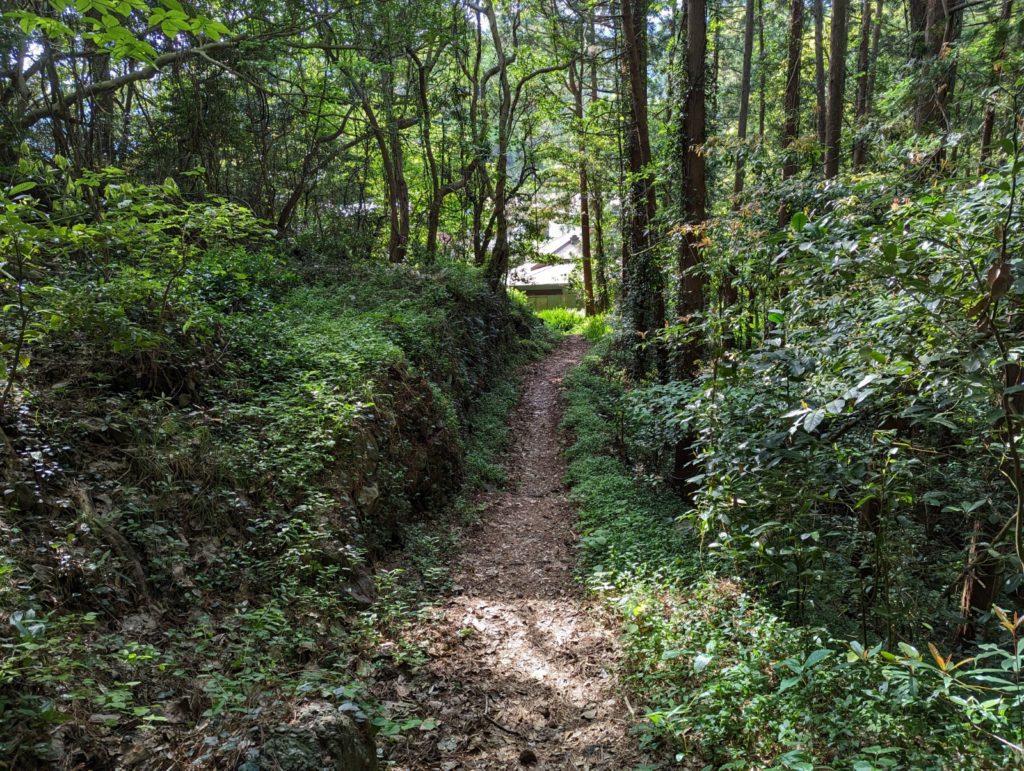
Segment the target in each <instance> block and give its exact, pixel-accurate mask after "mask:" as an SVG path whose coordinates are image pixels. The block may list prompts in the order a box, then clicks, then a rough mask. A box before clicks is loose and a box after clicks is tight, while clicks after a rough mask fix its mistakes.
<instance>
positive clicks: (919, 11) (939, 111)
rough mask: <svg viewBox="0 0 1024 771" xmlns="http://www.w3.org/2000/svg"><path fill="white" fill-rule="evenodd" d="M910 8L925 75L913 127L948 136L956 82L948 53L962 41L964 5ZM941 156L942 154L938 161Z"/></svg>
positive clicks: (918, 0)
mask: <svg viewBox="0 0 1024 771" xmlns="http://www.w3.org/2000/svg"><path fill="white" fill-rule="evenodd" d="M910 8H911V30H912V32H913V33H914V46H915V49H914V51H915V53H916V54H917V56H916V58H917V59H918V66H919V67H920V68H921V72H922V73H923V78H922V80H923V82H922V83H921V88H920V91H919V93H918V101H917V109H916V110H915V115H914V127H915V128H916V129H917V130H918V131H926V130H929V129H938V130H940V131H941V132H942V133H947V132H948V131H949V130H950V128H951V126H950V120H949V109H948V108H949V104H950V101H951V98H952V95H953V85H954V83H955V81H956V57H955V56H952V55H950V54H949V53H948V51H947V49H948V48H949V46H951V45H952V44H953V43H955V42H956V40H957V38H959V37H960V30H961V27H962V26H963V5H961V4H955V5H954V4H952V3H949V2H948V0H911V2H910ZM941 156H942V153H941V151H940V153H939V154H938V157H937V160H941Z"/></svg>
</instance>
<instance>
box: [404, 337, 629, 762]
mask: <svg viewBox="0 0 1024 771" xmlns="http://www.w3.org/2000/svg"><path fill="white" fill-rule="evenodd" d="M586 348H587V345H586V343H585V342H584V341H583V340H582V339H580V338H569V339H567V340H565V341H564V342H563V343H562V344H561V345H559V346H558V348H557V349H556V350H555V351H553V352H552V353H551V354H550V355H549V356H548V357H547V358H545V359H544V360H543V361H540V362H537V363H536V364H534V365H532V366H531V367H530V369H529V371H528V372H527V375H526V379H525V382H524V389H523V395H522V398H521V400H520V403H519V405H518V407H517V408H516V411H515V414H514V416H513V418H512V430H513V435H514V437H515V438H514V440H513V446H512V447H511V449H510V451H509V453H508V454H507V457H506V460H505V467H506V469H507V472H508V484H507V486H506V489H505V490H504V491H501V492H495V493H491V494H489V495H486V496H484V497H483V499H482V500H481V503H482V504H483V506H484V513H483V517H482V519H481V522H480V524H479V525H478V526H476V527H475V528H473V530H472V531H471V532H470V533H468V534H467V537H466V539H465V541H464V548H463V552H462V554H461V555H460V556H459V558H458V564H457V567H456V570H455V575H456V579H455V580H456V595H455V596H452V597H450V598H448V600H447V601H446V603H445V604H444V605H443V606H441V607H438V608H435V609H434V612H433V614H432V617H431V618H430V620H428V621H427V622H425V624H424V627H423V628H422V629H421V630H419V634H420V635H421V636H422V638H425V639H426V640H427V650H428V654H429V662H428V664H427V667H426V672H425V673H422V676H417V677H415V678H414V680H415V682H410V683H409V684H408V685H407V686H402V685H400V686H399V695H401V691H402V689H403V688H407V689H409V690H415V691H417V692H418V693H419V694H423V693H424V689H426V691H427V695H426V696H425V697H422V696H421V698H422V700H423V702H424V704H423V706H424V707H426V708H427V710H428V711H429V712H430V713H431V714H433V715H435V716H436V718H437V719H438V720H439V721H440V727H439V728H438V729H437V730H436V731H432V732H431V733H430V736H429V739H428V738H427V737H424V739H423V740H420V741H417V742H415V743H410V744H407V745H405V746H404V747H402V748H400V749H399V750H398V751H397V752H396V753H395V754H394V755H393V756H392V758H393V760H394V761H397V765H398V767H400V768H410V769H440V770H441V771H452V770H453V769H511V768H518V767H521V766H527V767H535V768H549V769H616V770H618V769H629V768H632V767H633V766H635V765H636V764H637V763H640V762H642V760H643V758H641V757H640V756H639V755H638V753H637V752H636V750H635V744H636V739H635V737H631V736H629V735H628V728H629V725H630V722H631V720H630V713H629V708H628V705H627V703H626V701H625V699H623V698H621V697H620V696H618V695H617V693H616V689H615V675H614V672H615V671H616V669H617V668H618V667H617V664H616V660H617V652H616V647H615V635H614V633H613V632H612V631H611V629H610V628H609V626H607V625H606V624H605V623H604V619H603V617H602V614H601V612H600V611H599V609H598V608H597V607H596V606H595V605H594V604H593V603H592V602H590V601H589V600H588V599H587V598H586V597H585V596H583V593H582V592H581V590H580V588H579V586H578V585H577V584H576V582H575V581H574V580H573V576H572V568H573V560H574V553H573V541H574V538H575V534H574V532H573V523H574V521H575V514H574V512H573V511H572V508H571V506H570V505H569V502H568V500H567V497H566V492H565V489H564V488H563V486H562V475H563V473H564V464H563V461H562V457H561V446H560V440H559V436H560V435H559V430H558V427H559V423H560V421H561V417H562V405H561V402H560V399H559V388H560V385H561V381H562V378H563V377H564V376H565V374H566V373H567V372H568V371H569V370H570V369H571V368H572V367H573V366H574V365H575V364H576V363H577V362H578V361H579V360H580V358H581V357H582V356H583V354H584V353H585V351H586ZM422 638H421V639H422Z"/></svg>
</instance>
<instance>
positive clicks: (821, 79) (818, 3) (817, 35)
mask: <svg viewBox="0 0 1024 771" xmlns="http://www.w3.org/2000/svg"><path fill="white" fill-rule="evenodd" d="M814 94H815V96H816V97H817V102H816V103H815V106H814V113H815V118H816V119H817V127H818V144H819V145H821V146H822V147H824V146H825V113H826V112H827V110H828V107H827V106H826V103H825V7H824V4H823V3H822V0H814Z"/></svg>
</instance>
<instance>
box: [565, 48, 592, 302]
mask: <svg viewBox="0 0 1024 771" xmlns="http://www.w3.org/2000/svg"><path fill="white" fill-rule="evenodd" d="M569 88H570V90H571V91H572V95H573V100H574V107H575V112H576V121H577V123H578V125H579V137H578V139H579V153H578V155H579V180H580V242H581V243H580V247H581V250H582V258H581V259H582V263H583V309H584V313H585V314H586V315H587V316H593V315H594V277H593V269H592V268H593V265H592V263H591V254H590V191H589V189H588V186H587V162H586V144H587V137H586V132H585V131H584V128H583V60H582V59H580V60H579V61H578V67H577V65H576V64H573V65H571V66H570V68H569Z"/></svg>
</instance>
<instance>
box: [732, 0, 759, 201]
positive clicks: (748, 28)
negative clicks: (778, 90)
mask: <svg viewBox="0 0 1024 771" xmlns="http://www.w3.org/2000/svg"><path fill="white" fill-rule="evenodd" d="M753 55H754V0H747V7H746V18H745V19H744V27H743V73H742V75H741V76H740V117H739V125H738V126H737V127H736V135H737V137H738V138H739V140H740V149H739V152H738V153H737V154H736V179H735V181H734V183H733V195H734V196H735V197H736V198H735V200H734V201H733V208H734V209H738V208H739V205H740V194H741V193H742V192H743V171H744V169H743V160H744V159H743V154H744V152H745V151H746V147H745V146H744V145H745V142H746V139H747V117H748V115H749V113H750V70H751V60H752V59H753Z"/></svg>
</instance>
